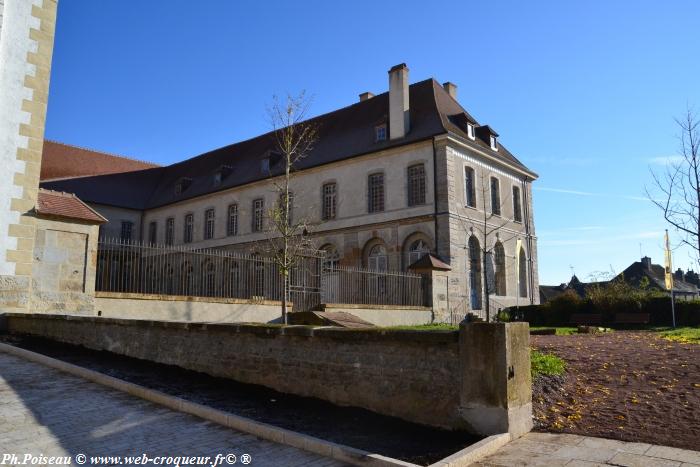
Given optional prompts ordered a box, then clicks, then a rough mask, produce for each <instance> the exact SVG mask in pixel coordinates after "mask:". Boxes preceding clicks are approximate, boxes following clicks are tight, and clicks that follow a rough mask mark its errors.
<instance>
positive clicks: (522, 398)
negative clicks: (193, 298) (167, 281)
mask: <svg viewBox="0 0 700 467" xmlns="http://www.w3.org/2000/svg"><path fill="white" fill-rule="evenodd" d="M4 326H5V327H6V328H7V330H8V331H9V332H11V333H17V334H29V335H38V336H43V337H48V338H51V339H55V340H58V341H61V342H67V343H71V344H76V345H82V346H85V347H88V348H91V349H97V350H108V351H111V352H115V353H118V354H123V355H128V356H131V357H135V358H140V359H145V360H151V361H155V362H160V363H165V364H171V365H177V366H180V367H183V368H187V369H191V370H196V371H201V372H205V373H208V374H211V375H214V376H221V377H226V378H232V379H235V380H237V381H241V382H245V383H252V384H260V385H263V386H267V387H270V388H273V389H276V390H278V391H282V392H287V393H293V394H297V395H301V396H310V397H316V398H320V399H324V400H327V401H330V402H332V403H334V404H338V405H344V406H355V407H363V408H366V409H369V410H372V411H375V412H378V413H382V414H385V415H390V416H395V417H399V418H402V419H405V420H409V421H412V422H417V423H422V424H426V425H432V426H439V427H446V428H460V429H468V430H471V431H473V432H475V433H479V434H484V435H486V434H494V433H499V432H506V431H509V430H510V431H511V432H512V433H513V434H515V435H520V434H522V433H524V432H526V431H528V430H529V429H530V428H531V426H532V415H531V410H532V405H531V400H530V398H531V381H530V359H529V331H528V326H527V324H525V323H509V324H486V323H479V324H466V325H463V326H462V328H461V329H460V331H459V332H457V331H441V332H436V331H432V332H426V331H386V330H348V329H341V328H329V327H321V328H313V327H309V326H287V327H282V326H269V325H268V326H263V325H234V324H195V323H173V322H162V321H137V320H123V319H105V318H95V317H92V318H88V317H76V316H64V315H29V314H18V313H10V314H7V315H5V319H4ZM475 336H479V337H478V338H476V337H475Z"/></svg>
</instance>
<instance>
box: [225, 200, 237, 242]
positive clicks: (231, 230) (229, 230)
mask: <svg viewBox="0 0 700 467" xmlns="http://www.w3.org/2000/svg"><path fill="white" fill-rule="evenodd" d="M226 235H228V236H233V235H238V205H237V204H230V205H229V207H228V225H227V226H226Z"/></svg>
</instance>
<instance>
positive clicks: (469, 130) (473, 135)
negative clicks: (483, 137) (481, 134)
mask: <svg viewBox="0 0 700 467" xmlns="http://www.w3.org/2000/svg"><path fill="white" fill-rule="evenodd" d="M467 136H469V139H476V133H474V125H472V124H471V123H467Z"/></svg>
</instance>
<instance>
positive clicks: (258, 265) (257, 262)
mask: <svg viewBox="0 0 700 467" xmlns="http://www.w3.org/2000/svg"><path fill="white" fill-rule="evenodd" d="M253 260H254V261H253V295H254V296H256V297H262V296H263V295H264V294H265V262H264V261H263V259H262V258H261V257H260V255H258V254H254V255H253Z"/></svg>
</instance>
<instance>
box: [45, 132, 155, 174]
mask: <svg viewBox="0 0 700 467" xmlns="http://www.w3.org/2000/svg"><path fill="white" fill-rule="evenodd" d="M44 141H45V142H46V141H48V142H49V143H52V144H60V145H61V146H66V147H69V148H75V149H81V150H83V151H90V152H94V153H97V154H102V155H104V156H110V157H116V158H119V159H126V160H128V161H132V162H140V163H142V164H149V165H152V166H154V167H163V166H162V165H160V164H156V163H155V162H150V161H147V160H143V159H136V158H135V157H131V156H123V155H121V154H115V153H113V152H107V151H102V150H97V149H92V148H87V147H85V146H77V145H75V144H68V143H63V142H61V141H56V140H54V139H48V138H44Z"/></svg>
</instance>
